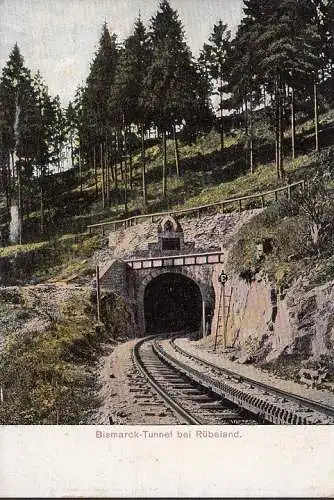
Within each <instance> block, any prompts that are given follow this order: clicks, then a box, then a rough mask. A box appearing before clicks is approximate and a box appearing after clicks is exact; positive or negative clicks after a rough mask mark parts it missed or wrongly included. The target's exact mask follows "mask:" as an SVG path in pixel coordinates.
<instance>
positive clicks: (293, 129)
mask: <svg viewBox="0 0 334 500" xmlns="http://www.w3.org/2000/svg"><path fill="white" fill-rule="evenodd" d="M291 155H292V159H293V160H294V159H295V158H296V125H295V91H294V88H293V87H291Z"/></svg>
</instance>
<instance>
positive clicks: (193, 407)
mask: <svg viewBox="0 0 334 500" xmlns="http://www.w3.org/2000/svg"><path fill="white" fill-rule="evenodd" d="M160 339H161V337H159V338H157V337H146V338H144V339H142V340H140V341H139V342H137V343H136V344H135V346H134V348H133V351H132V360H133V363H134V366H135V368H136V370H137V372H138V373H139V374H140V375H141V377H140V378H139V379H138V378H136V379H134V381H133V384H134V386H133V388H132V390H138V391H139V392H142V393H143V394H142V395H145V397H146V404H147V409H148V413H151V412H152V411H156V408H155V406H154V405H157V404H158V403H157V400H156V399H155V400H154V401H153V400H152V393H151V395H150V391H148V390H147V384H148V385H149V386H150V388H151V389H153V391H154V393H153V394H154V395H155V396H158V397H159V398H160V410H161V405H164V406H165V407H167V410H169V411H171V412H172V413H173V415H174V417H175V420H176V423H181V424H190V425H196V424H202V425H207V424H225V425H227V424H229V425H233V424H256V423H258V420H256V419H254V418H253V417H252V416H250V414H249V413H248V412H246V411H245V410H244V409H242V408H238V407H237V406H236V405H234V404H233V403H231V402H230V401H228V400H226V399H225V398H223V397H221V396H220V395H217V394H215V393H214V392H212V391H211V390H210V389H208V388H207V387H205V386H203V385H202V384H201V383H200V382H199V381H194V380H193V379H192V378H190V377H188V376H187V374H185V373H183V372H182V369H178V367H177V363H175V362H174V365H173V364H171V363H170V362H167V361H166V360H165V359H164V357H163V356H162V355H161V349H162V347H161V345H160V343H159V340H160ZM151 406H152V407H153V408H151Z"/></svg>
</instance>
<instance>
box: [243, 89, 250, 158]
mask: <svg viewBox="0 0 334 500" xmlns="http://www.w3.org/2000/svg"><path fill="white" fill-rule="evenodd" d="M244 102H245V109H244V127H245V156H244V158H245V159H244V161H245V167H246V168H248V127H249V116H248V99H247V93H245V96H244Z"/></svg>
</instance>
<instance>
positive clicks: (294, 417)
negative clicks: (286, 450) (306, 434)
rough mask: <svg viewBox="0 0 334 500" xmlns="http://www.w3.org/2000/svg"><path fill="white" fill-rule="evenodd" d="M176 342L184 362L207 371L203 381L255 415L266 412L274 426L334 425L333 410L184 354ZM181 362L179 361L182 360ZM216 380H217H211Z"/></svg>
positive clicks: (171, 343) (172, 340)
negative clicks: (186, 361)
mask: <svg viewBox="0 0 334 500" xmlns="http://www.w3.org/2000/svg"><path fill="white" fill-rule="evenodd" d="M175 341H176V339H175V338H174V339H169V341H168V343H169V345H170V346H171V347H172V349H173V350H174V351H175V352H177V353H179V354H180V355H181V356H182V357H183V359H184V360H188V362H189V361H193V362H195V363H196V365H197V366H198V367H201V368H202V369H204V370H205V371H206V374H205V375H204V377H203V379H204V380H206V379H207V380H210V379H211V383H213V385H215V386H216V390H217V392H218V393H221V389H222V387H223V386H224V394H225V396H226V397H227V398H231V400H232V401H235V402H236V404H240V405H241V406H244V407H245V408H248V409H249V411H252V412H254V413H256V411H259V412H261V411H262V412H264V415H263V417H264V419H265V420H267V421H269V422H271V423H274V424H306V425H307V424H334V408H333V407H331V406H329V405H326V404H325V403H320V402H316V401H313V400H310V399H308V398H305V397H302V396H299V395H296V394H294V393H291V392H287V391H283V390H281V389H278V388H274V387H272V386H270V385H268V384H265V383H263V382H258V381H255V380H254V379H251V378H249V377H245V376H240V375H239V374H237V373H235V372H233V371H231V370H229V369H226V368H221V367H218V366H217V365H215V364H213V363H210V362H209V361H206V360H204V359H203V358H200V357H198V356H196V355H194V354H193V353H189V352H188V351H185V350H184V349H182V348H181V347H180V346H179V345H177V344H176V342H175ZM167 356H168V355H167ZM178 361H179V362H180V360H179V359H178ZM189 368H190V369H191V367H189ZM213 377H214V380H212V378H213ZM224 384H225V385H224ZM212 389H213V390H215V389H214V388H213V387H212ZM252 407H253V408H252ZM257 409H258V410H257Z"/></svg>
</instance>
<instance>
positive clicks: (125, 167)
mask: <svg viewBox="0 0 334 500" xmlns="http://www.w3.org/2000/svg"><path fill="white" fill-rule="evenodd" d="M127 177H128V176H127V162H126V159H124V212H125V214H127V213H128V179H127Z"/></svg>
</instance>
